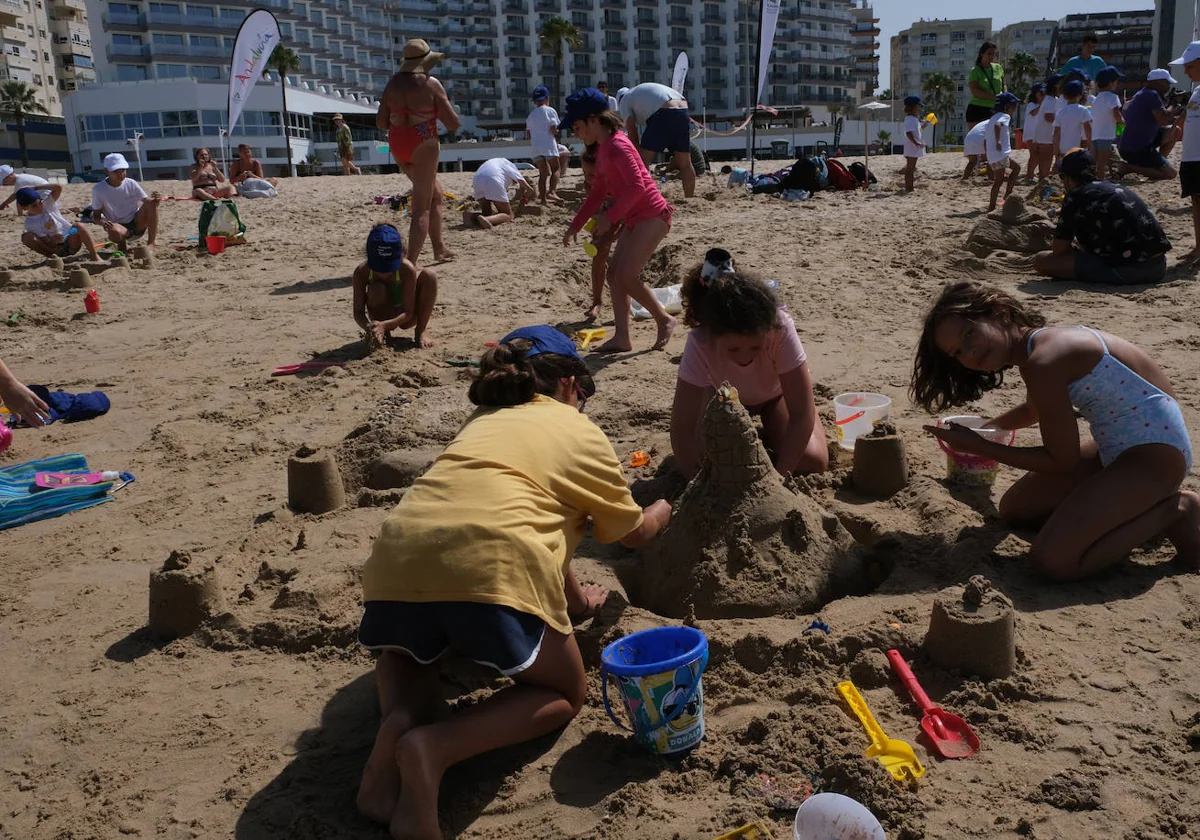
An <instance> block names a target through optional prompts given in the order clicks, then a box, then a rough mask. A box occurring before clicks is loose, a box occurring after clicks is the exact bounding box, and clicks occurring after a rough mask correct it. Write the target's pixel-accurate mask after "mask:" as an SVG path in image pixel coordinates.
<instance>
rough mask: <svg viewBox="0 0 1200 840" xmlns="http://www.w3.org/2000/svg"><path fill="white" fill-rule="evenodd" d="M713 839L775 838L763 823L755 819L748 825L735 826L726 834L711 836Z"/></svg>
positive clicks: (758, 839)
mask: <svg viewBox="0 0 1200 840" xmlns="http://www.w3.org/2000/svg"><path fill="white" fill-rule="evenodd" d="M713 840H775V835H774V834H772V833H771V829H769V828H767V826H766V825H765V824H764V823H762V822H760V821H758V820H755V821H754V822H752V823H750V824H749V825H744V826H742V827H741V828H736V829H734V830H733V831H731V832H729V833H728V834H722V835H721V836H720V837H715V838H713Z"/></svg>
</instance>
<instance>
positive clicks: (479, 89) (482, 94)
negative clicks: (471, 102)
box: [471, 85, 500, 99]
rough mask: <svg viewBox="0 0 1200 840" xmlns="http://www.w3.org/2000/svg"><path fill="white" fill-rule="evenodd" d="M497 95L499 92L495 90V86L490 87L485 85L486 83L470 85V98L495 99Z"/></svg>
mask: <svg viewBox="0 0 1200 840" xmlns="http://www.w3.org/2000/svg"><path fill="white" fill-rule="evenodd" d="M499 95H500V94H498V93H497V92H496V89H495V88H490V87H487V86H486V85H472V86H471V98H472V99H495V98H496V97H497V96H499Z"/></svg>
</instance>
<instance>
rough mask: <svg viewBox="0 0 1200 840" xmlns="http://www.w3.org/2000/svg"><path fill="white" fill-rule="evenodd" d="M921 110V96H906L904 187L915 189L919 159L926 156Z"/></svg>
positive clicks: (909, 189) (910, 189) (910, 190)
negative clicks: (918, 114) (919, 112)
mask: <svg viewBox="0 0 1200 840" xmlns="http://www.w3.org/2000/svg"><path fill="white" fill-rule="evenodd" d="M920 110H921V97H919V96H906V97H904V189H906V190H908V191H909V192H912V191H913V181H915V180H916V177H917V159H918V158H922V157H924V156H925V143H924V142H923V141H922V139H921V128H922V127H923V125H924V124H923V123H922V122H921V118H920V117H918V116H917V112H918V111H920Z"/></svg>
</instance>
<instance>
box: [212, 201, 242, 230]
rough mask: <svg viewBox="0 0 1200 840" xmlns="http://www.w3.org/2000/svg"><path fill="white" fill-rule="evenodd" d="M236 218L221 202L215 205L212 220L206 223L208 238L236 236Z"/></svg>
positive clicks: (227, 206)
mask: <svg viewBox="0 0 1200 840" xmlns="http://www.w3.org/2000/svg"><path fill="white" fill-rule="evenodd" d="M238 233H239V229H238V217H237V216H235V215H233V211H232V210H230V209H229V205H228V204H226V203H225V202H221V203H220V204H218V205H217V209H216V210H214V211H213V214H212V218H211V219H210V220H209V222H208V234H207V235H208V236H237V235H238Z"/></svg>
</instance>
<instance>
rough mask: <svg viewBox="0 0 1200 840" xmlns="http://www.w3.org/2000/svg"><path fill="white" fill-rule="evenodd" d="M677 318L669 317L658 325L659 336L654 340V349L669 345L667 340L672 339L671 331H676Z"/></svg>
mask: <svg viewBox="0 0 1200 840" xmlns="http://www.w3.org/2000/svg"><path fill="white" fill-rule="evenodd" d="M675 323H676V319H674V318H668V319H667V320H665V321H662V322H660V323H659V325H658V338H656V339H655V340H654V346H653V347H652V348H650V349H652V350H662V349H663V348H664V347H666V346H667V342H668V341H670V340H671V333H673V332H675Z"/></svg>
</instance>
